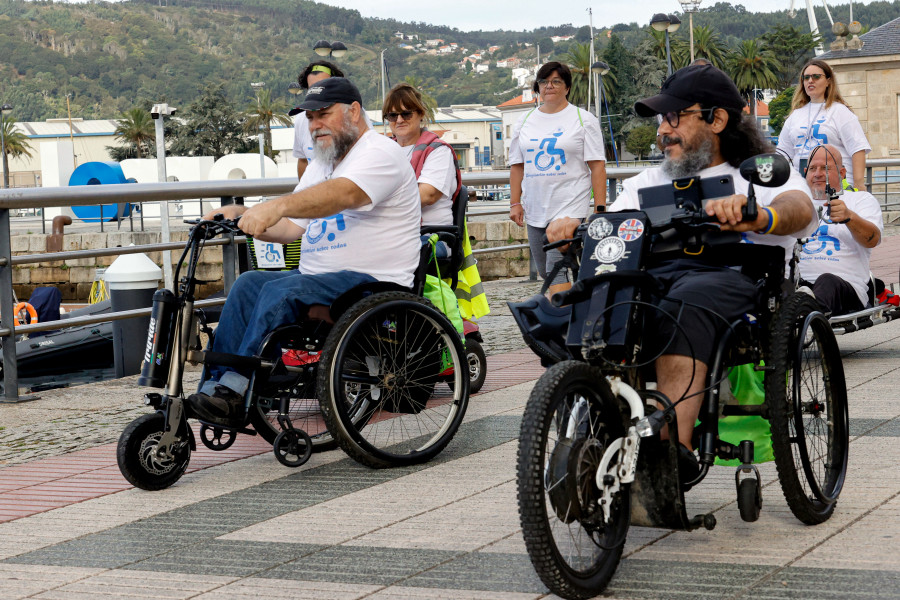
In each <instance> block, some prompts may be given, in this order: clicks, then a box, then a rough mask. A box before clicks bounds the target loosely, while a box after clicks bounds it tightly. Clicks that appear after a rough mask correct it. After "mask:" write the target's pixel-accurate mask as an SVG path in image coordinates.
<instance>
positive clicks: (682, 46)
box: [647, 27, 696, 71]
mask: <svg viewBox="0 0 900 600" xmlns="http://www.w3.org/2000/svg"><path fill="white" fill-rule="evenodd" d="M647 35H649V36H650V39H651V40H652V41H651V44H652V46H651V51H652V52H653V54H654V56H656V57H657V58H658V59H660V60H661V61H663V63H666V65H668V62H667V59H666V32H664V31H657V30H655V29H653V28H652V27H650V28H648V29H647ZM695 46H696V42H695ZM669 51H670V52H671V54H672V71H677V70H678V69H680V68H681V67H684V66H686V65H687V64H688V61H690V59H691V49H690V44H689V43H688V42H685V41H684V40H683V39H681V38H677V37H675V36H673V35H669Z"/></svg>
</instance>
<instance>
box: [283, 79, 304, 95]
mask: <svg viewBox="0 0 900 600" xmlns="http://www.w3.org/2000/svg"><path fill="white" fill-rule="evenodd" d="M287 89H288V93H290V94H291V95H293V96H296V95H297V94H299V93H300V92H302V91H303V88H301V87H300V84H299V83H297V82H296V81H295V82H293V83H292V84H291V85H289V86H288V88H287Z"/></svg>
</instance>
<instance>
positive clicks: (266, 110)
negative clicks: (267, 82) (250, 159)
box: [243, 90, 294, 159]
mask: <svg viewBox="0 0 900 600" xmlns="http://www.w3.org/2000/svg"><path fill="white" fill-rule="evenodd" d="M287 111H288V105H287V103H286V102H285V101H284V100H281V99H275V100H273V99H272V93H271V92H270V91H269V90H260V91H259V94H258V95H257V97H256V102H255V103H254V104H251V105H250V107H249V108H248V109H247V110H245V111H244V113H243V119H244V131H245V132H247V133H249V134H254V133H258V132H259V130H260V129H262V130H263V133H264V135H265V153H266V155H267V156H269V158H273V159H274V158H275V152H274V151H273V150H272V121H275V123H277V124H279V125H284V126H285V127H290V126H292V125H293V124H294V122H293V121H292V120H291V118H290V117H289V116H287Z"/></svg>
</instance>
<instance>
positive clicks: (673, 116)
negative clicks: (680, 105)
mask: <svg viewBox="0 0 900 600" xmlns="http://www.w3.org/2000/svg"><path fill="white" fill-rule="evenodd" d="M711 110H716V109H715V107H713V108H695V109H694V110H682V111H679V112H675V111H672V112H667V113H666V114H664V115H656V122H657V124H659V125H662V124H663V119H665V120H666V123H668V124H669V127H671V128H672V129H675V128H676V127H678V124H679V123H680V122H681V115H687V114H690V113H705V112H709V111H711Z"/></svg>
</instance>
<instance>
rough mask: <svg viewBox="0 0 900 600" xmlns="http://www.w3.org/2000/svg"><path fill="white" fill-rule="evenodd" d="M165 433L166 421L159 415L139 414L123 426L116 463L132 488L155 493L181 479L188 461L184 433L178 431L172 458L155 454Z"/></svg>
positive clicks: (188, 454)
mask: <svg viewBox="0 0 900 600" xmlns="http://www.w3.org/2000/svg"><path fill="white" fill-rule="evenodd" d="M165 430H166V418H165V416H164V415H163V414H162V413H160V412H153V413H149V414H146V415H141V416H140V417H138V418H137V419H135V420H134V421H132V422H131V423H129V424H128V426H127V427H125V430H124V431H123V432H122V435H121V436H119V444H118V447H117V448H116V460H117V462H118V463H119V471H121V472H122V475H123V476H124V477H125V479H127V480H128V482H129V483H130V484H131V485H133V486H134V487H137V488H140V489H142V490H149V491H151V492H152V491H156V490H162V489H165V488H167V487H169V486H171V485H173V484H174V483H175V482H176V481H178V480H179V479H181V476H182V475H184V472H185V471H186V470H187V466H188V463H189V462H190V460H191V446H190V443H189V442H188V440H187V432H179V438H178V441H176V444H175V447H174V448H173V452H172V456H171V457H161V456H159V455H158V454H157V450H158V448H159V441H160V439H161V438H162V436H163V432H164V431H165Z"/></svg>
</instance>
